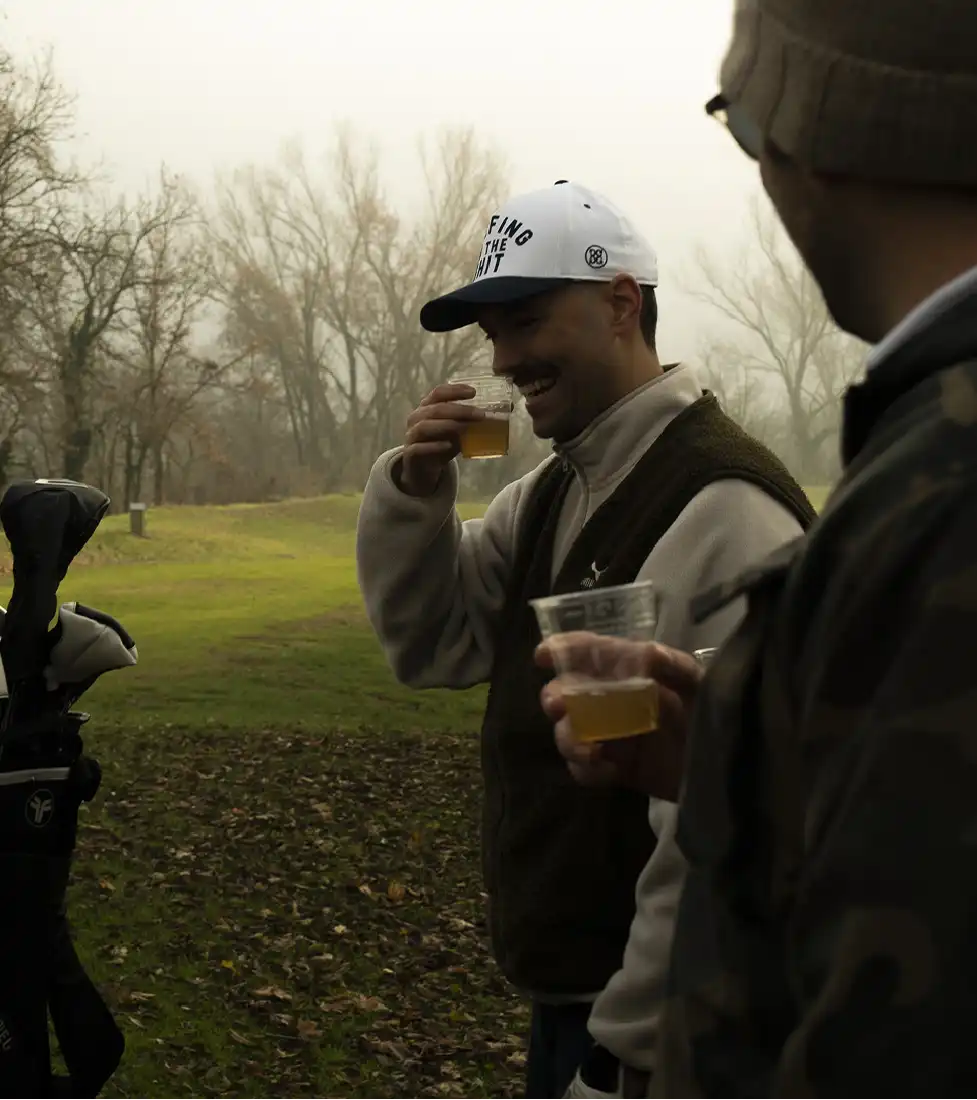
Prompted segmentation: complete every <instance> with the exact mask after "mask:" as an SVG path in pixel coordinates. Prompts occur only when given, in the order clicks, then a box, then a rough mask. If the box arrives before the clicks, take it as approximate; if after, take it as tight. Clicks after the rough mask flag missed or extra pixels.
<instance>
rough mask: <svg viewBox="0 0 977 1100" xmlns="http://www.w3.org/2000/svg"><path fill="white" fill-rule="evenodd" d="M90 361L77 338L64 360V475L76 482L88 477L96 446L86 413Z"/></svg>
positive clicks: (62, 366)
mask: <svg viewBox="0 0 977 1100" xmlns="http://www.w3.org/2000/svg"><path fill="white" fill-rule="evenodd" d="M86 361H87V356H86V354H85V351H84V349H83V346H81V343H80V341H78V340H77V339H75V338H73V339H72V340H71V345H70V347H69V349H68V353H67V355H66V356H65V358H64V360H63V361H62V363H61V394H62V398H63V403H64V427H63V436H62V456H61V467H62V470H63V471H64V477H66V478H69V479H70V480H72V481H84V480H85V468H86V466H87V465H88V458H89V455H90V454H91V449H92V430H91V427H90V426H89V425H88V418H87V416H86V413H85V367H86Z"/></svg>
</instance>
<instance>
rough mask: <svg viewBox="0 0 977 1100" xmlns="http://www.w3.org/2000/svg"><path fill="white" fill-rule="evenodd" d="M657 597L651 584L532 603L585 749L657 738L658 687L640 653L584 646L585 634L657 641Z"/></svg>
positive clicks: (623, 648)
mask: <svg viewBox="0 0 977 1100" xmlns="http://www.w3.org/2000/svg"><path fill="white" fill-rule="evenodd" d="M659 602H660V601H659V596H658V590H657V588H656V587H655V585H654V584H652V582H650V581H637V582H635V583H634V584H625V585H619V586H617V587H613V588H591V589H587V590H584V591H580V592H570V593H567V594H565V595H559V596H547V597H544V598H543V599H539V600H532V601H531V603H532V608H533V610H534V611H535V612H536V619H537V622H538V623H539V629H540V632H541V633H542V635H543V638H544V639H546V640H548V641H549V643H550V646H551V648H552V651H553V659H554V663H555V666H556V671H557V674H558V675H559V676H560V678H561V679H560V686H561V687H562V689H563V694H564V699H565V702H566V709H567V717H568V718H569V719H570V725H571V727H572V728H573V732H574V735H575V736H576V737H577V738H578V739H579V740H580V741H588V742H592V741H613V740H616V739H618V738H623V737H634V736H636V735H638V734H642V733H650V732H652V731H653V730H654V729H655V728H656V727H657V725H658V685H657V684H656V683H655V681H654V680H653V679H651V678H650V677H648V676H647V675H646V674H645V673H644V671H643V661H642V659H641V653H640V652H639V651H638V648H637V647H634V646H627V645H624V646H615V645H605V644H602V643H600V642H599V641H597V640H595V641H594V642H593V643H591V644H584V645H581V644H580V642H579V639H572V638H570V637H569V635H571V634H575V633H577V632H579V631H583V632H586V633H589V634H596V635H599V636H601V637H604V638H608V639H611V638H613V639H619V640H621V641H627V642H650V641H653V640H654V638H655V630H656V628H657V626H658V613H659Z"/></svg>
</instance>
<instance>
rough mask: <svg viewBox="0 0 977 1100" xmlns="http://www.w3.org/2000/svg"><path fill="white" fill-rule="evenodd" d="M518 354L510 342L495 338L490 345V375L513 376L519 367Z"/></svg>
mask: <svg viewBox="0 0 977 1100" xmlns="http://www.w3.org/2000/svg"><path fill="white" fill-rule="evenodd" d="M519 359H520V356H519V352H518V349H517V348H515V347H514V346H513V344H512V341H510V340H503V339H500V338H498V337H497V338H496V340H495V343H494V344H493V345H492V373H493V374H502V375H512V374H515V372H516V369H517V368H518V366H519Z"/></svg>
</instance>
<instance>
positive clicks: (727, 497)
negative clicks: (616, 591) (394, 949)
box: [356, 366, 801, 1069]
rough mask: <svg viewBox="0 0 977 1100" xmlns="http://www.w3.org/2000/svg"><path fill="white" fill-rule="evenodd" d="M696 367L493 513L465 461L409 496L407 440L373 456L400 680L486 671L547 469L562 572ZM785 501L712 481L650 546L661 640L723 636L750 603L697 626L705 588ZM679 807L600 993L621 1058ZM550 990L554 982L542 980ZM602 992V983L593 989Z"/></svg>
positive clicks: (634, 398) (378, 565)
mask: <svg viewBox="0 0 977 1100" xmlns="http://www.w3.org/2000/svg"><path fill="white" fill-rule="evenodd" d="M701 396H702V389H701V388H700V386H699V383H698V381H697V379H696V377H695V373H694V371H693V370H692V369H691V368H690V367H688V366H675V367H672V368H671V369H670V370H667V371H666V372H665V373H664V374H663V375H661V376H660V377H659V378H656V379H654V380H653V381H651V382H649V383H647V384H646V385H644V386H642V387H641V388H640V389H638V390H636V391H634V392H633V393H632V394H630V395H629V396H628V397H626V398H625V399H624V400H623V401H621V402H619V403H618V404H617V405H615V406H613V407H612V408H611V409H609V410H608V411H607V412H606V413H604V414H603V416H601V417H600V418H598V419H597V420H596V421H594V422H593V423H592V424H591V425H590V426H589V427H588V428H587V430H586V431H585V432H583V433H582V434H581V435H580V436H578V437H577V438H576V439H574V440H573V441H572V442H570V443H568V444H566V445H564V446H562V447H557V448H555V451H556V454H555V455H554V456H552V457H550V458H548V459H546V460H545V461H544V462H543V463H541V464H540V465H539V466H538V467H537V468H536V469H535V470H532V471H531V472H530V473H528V474H526V475H525V476H524V477H522V478H520V479H519V480H518V481H515V482H513V483H512V484H510V485H508V486H506V488H504V489H503V490H502V491H501V492H500V493H499V494H498V496H497V497H496V498H495V499H494V500H493V501H492V503H491V504H490V505H489V506H488V508H487V509H486V512H485V515H484V518H482V519H476V520H467V521H465V522H462V521H461V520H460V519H459V517H458V515H457V513H456V511H455V500H456V494H457V486H458V472H457V467H456V465H455V464H452V465H451V466H450V467H449V468H448V472H447V475H446V476H445V477H444V478H442V481H441V484H440V485H439V487H438V489H437V491H436V492H435V493H434V494H433V495H432V496H429V497H424V498H417V497H410V496H408V495H407V494H405V493H404V492H402V491H401V490H400V489H399V488H398V487H397V485H396V484H395V482H394V480H393V477H392V476H391V470H392V468H393V467H394V465H395V463H396V462H397V461H398V459H399V457H400V453H401V452H400V448H397V449H395V450H392V451H388V452H387V453H386V454H383V455H381V456H380V458H379V459H378V460H377V462H376V463H375V465H374V467H373V470H372V471H371V473H370V477H369V480H368V481H367V485H366V489H365V491H364V494H363V502H362V505H361V509H360V515H359V521H358V525H357V544H356V561H357V571H358V577H359V582H360V588H361V590H362V592H363V597H364V601H365V604H366V612H367V616H368V618H369V620H370V622H371V624H372V625H373V628H374V630H375V631H376V633H377V635H378V637H379V639H380V643H381V645H382V646H383V649H384V652H385V653H386V656H387V660H388V661H389V663H390V666H391V668H392V669H393V671H394V673H395V675H396V676H397V678H398V679H399V680H400V681H401V682H403V683H405V684H409V685H411V686H413V687H417V688H431V687H447V688H465V687H470V686H472V685H474V684H478V683H483V682H485V681H487V680H488V678H489V675H490V673H491V668H492V658H493V652H492V648H493V640H494V637H495V627H496V622H497V618H498V615H499V613H500V612H501V610H502V607H503V603H504V600H505V592H506V586H507V583H508V581H509V571H510V569H511V565H512V560H513V555H514V552H515V547H516V545H517V540H518V537H519V531H520V523H521V521H522V519H523V516H524V514H525V508H526V504H527V502H528V500H529V499H530V494H531V492H532V489H533V486H534V484H535V483H536V480H537V478H538V477H539V476H540V474H541V472H542V471H543V469H545V468H546V466H547V465H548V464H549V463H551V462H554V461H561V460H562V461H566V462H568V463H569V464H570V466H571V467H572V468H573V470H574V472H575V473H576V475H577V476H576V478H575V479H574V483H573V485H572V487H571V489H570V491H569V493H568V494H567V497H566V500H565V503H564V506H563V511H562V513H561V516H560V522H559V525H558V530H557V538H556V545H555V548H554V555H553V568H552V575H553V576H554V577H555V576H556V574H557V572H558V571H559V568H560V566H561V564H562V562H563V560H564V558H565V556H566V554H567V551H568V550H569V548H570V546H571V545H572V543H573V541H574V539H575V538H576V537H577V535H578V534H579V533H580V530H581V529H582V527H583V525H584V524H585V523H586V522H587V520H588V519H589V518H590V517H591V516H592V515H593V514H594V512H595V511H596V510H597V508H598V507H600V505H601V504H602V503H603V502H604V501H605V500H606V499H607V498H608V497H609V496H610V495H611V494H612V493H613V492H614V490H615V489H616V488H617V486H618V485H619V484H620V483H621V481H622V480H623V479H624V478H625V477H626V476H627V475H628V474H629V473H630V471H631V470H632V468H633V467H634V465H635V464H636V463H637V462H638V460H639V459H640V458H641V456H642V455H643V454H644V453H645V451H647V449H648V447H650V446H651V444H652V443H653V442H654V441H655V440H656V439H657V438H658V436H659V435H660V434H661V433H662V432H663V431H664V430H665V428H666V426H667V425H668V424H669V423H670V422H671V420H672V419H673V418H674V417H675V416H677V415H678V413H680V412H681V411H682V410H683V409H685V408H687V407H688V406H689V405H691V404H692V403H693V402H695V401H696V400H697V399H698V398H699V397H701ZM800 531H801V529H800V526H799V524H798V523H797V521H796V520H795V519H794V517H793V515H792V514H791V513H790V512H788V511H787V510H786V509H785V508H784V507H783V506H782V505H780V504H779V503H777V502H775V501H774V500H772V499H771V498H770V497H768V496H767V495H766V494H765V493H764V492H763V491H762V490H761V489H759V488H758V487H757V486H755V485H753V484H750V483H748V482H744V481H736V480H727V481H719V482H715V483H713V484H712V485H709V486H707V487H706V488H705V489H703V490H702V491H701V492H700V493H699V494H698V495H697V496H696V497H694V498H693V500H692V501H691V502H690V503H689V504H688V505H687V507H686V508H685V510H684V511H683V512H682V513H681V515H680V516H679V517H678V519H677V520H676V521H675V523H674V524H673V525H672V527H671V528H670V529H669V530H668V532H667V533H666V534H665V535H664V536H663V537H662V538H661V539H660V540H659V542H658V544H657V545H656V546H655V547H654V548H653V549H652V550H651V553H650V554H649V555H648V558H647V559H646V561H645V563H644V566H643V567H642V569H641V571H640V572H639V574H638V576H639V578H640V579H646V578H647V579H651V580H654V581H655V582H657V584H658V586H659V588H660V589H661V591H662V610H661V620H660V624H659V629H658V638H659V640H660V641H662V642H665V643H666V644H668V645H672V646H676V647H677V648H680V649H684V650H687V651H691V650H693V649H699V648H705V647H708V646H716V645H719V644H720V643H721V642H722V641H723V639H724V638H725V637H726V636H727V634H728V633H729V632H730V631H731V630H732V628H733V627H734V626H735V624H736V623H737V622H738V620H739V618H740V616H741V615H742V606H739V605H733V606H731V607H730V608H728V609H726V610H725V611H724V612H722V613H720V614H718V615H716V616H714V617H713V618H711V619H709V620H708V622H706V623H704V624H702V625H700V626H694V625H693V624H692V623H691V621H690V619H689V613H688V605H689V601H690V599H691V597H692V596H693V595H695V593H696V592H698V591H699V590H701V589H703V588H706V587H708V586H710V585H712V584H716V583H719V582H720V581H722V580H725V579H728V578H729V577H731V576H733V575H734V574H736V573H737V572H739V571H740V570H741V569H743V568H744V567H746V566H748V565H749V564H751V563H752V562H755V561H757V560H759V559H760V558H762V557H765V556H766V555H767V554H768V553H770V552H771V551H772V550H774V549H776V547H778V546H779V545H781V544H782V543H784V542H786V541H788V540H789V539H792V538H795V537H796V536H797V535H798V534H800ZM674 817H675V807H674V806H673V805H672V804H671V803H666V802H662V801H660V800H657V799H652V800H651V802H650V806H649V819H650V822H651V825H652V828H653V829H654V831H655V833H656V835H657V836H658V845H657V847H656V850H655V853H654V855H653V856H652V858H651V860H650V861H649V864H648V866H647V868H646V869H645V871H644V873H643V874H642V876H641V877H640V879H639V880H638V883H637V911H636V915H635V918H634V923H633V924H632V928H631V937H630V940H629V942H628V946H627V950H626V952H625V956H624V960H623V966H622V969H621V971H619V972H618V973H617V974H616V975H615V976H614V978H612V979H611V982H610V983H609V984H608V986H607V989H606V990H605V991H604V992H603V993H601V994H600V995H599V996H596V1004H595V1006H594V1012H593V1015H592V1017H591V1030H592V1031H593V1034H594V1036H595V1038H596V1039H597V1040H598V1042H600V1043H602V1044H603V1045H604V1046H606V1047H607V1048H608V1049H610V1050H611V1051H613V1052H614V1053H615V1054H616V1055H617V1056H618V1057H619V1058H620V1059H621V1060H622V1061H625V1062H627V1063H628V1064H630V1065H633V1066H636V1067H638V1068H641V1069H650V1068H651V1064H650V1060H651V1057H652V1055H653V1048H654V1035H655V1021H656V1015H657V1004H658V1002H659V1000H660V998H661V996H662V993H663V983H664V979H665V975H666V969H667V963H668V952H669V945H670V939H671V928H672V922H673V920H674V915H675V907H676V904H677V900H678V895H679V893H680V890H681V883H682V880H683V876H684V870H685V868H684V862H683V860H682V856H681V854H680V853H679V851H678V848H677V847H676V845H675V841H674ZM533 992H534V993H535V994H536V995H538V996H542V997H544V998H545V991H533ZM597 993H598V991H595V995H597Z"/></svg>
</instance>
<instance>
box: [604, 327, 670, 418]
mask: <svg viewBox="0 0 977 1100" xmlns="http://www.w3.org/2000/svg"><path fill="white" fill-rule="evenodd" d="M662 373H663V371H662V365H661V361H660V360H659V358H658V352H657V351H656V350H655V349H654V348H649V347H648V345H647V344H645V343H644V342H642V344H641V347H640V348H638V349H636V350H635V352H634V354H633V355H632V356H631V357H630V358H629V359H628V360H627V361H626V363H624V364H623V365H622V368H621V370H620V371H619V372H618V373H617V375H616V383H617V384H616V385H615V387H614V393H613V394H612V395H610V396H611V398H612V399H611V400H610V401H608V402H607V407H608V408H609V407H610V406H611V405H615V404H617V402H618V401H620V400H621V399H622V398H624V397H627V396H628V394H629V393H634V391H635V390H637V389H640V388H641V387H642V386H644V385H646V384H647V383H648V382H650V381H651V380H652V379H653V378H657V377H658V376H659V375H660V374H662Z"/></svg>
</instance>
